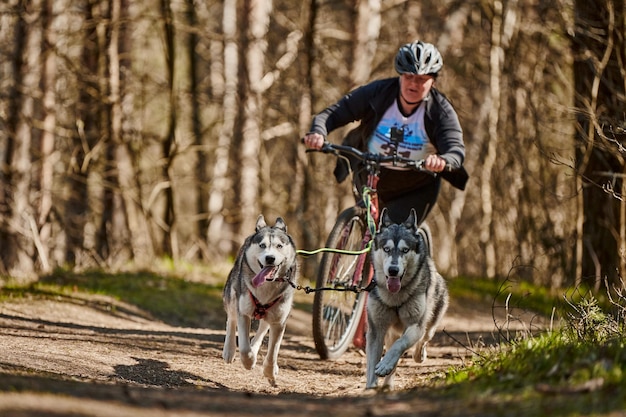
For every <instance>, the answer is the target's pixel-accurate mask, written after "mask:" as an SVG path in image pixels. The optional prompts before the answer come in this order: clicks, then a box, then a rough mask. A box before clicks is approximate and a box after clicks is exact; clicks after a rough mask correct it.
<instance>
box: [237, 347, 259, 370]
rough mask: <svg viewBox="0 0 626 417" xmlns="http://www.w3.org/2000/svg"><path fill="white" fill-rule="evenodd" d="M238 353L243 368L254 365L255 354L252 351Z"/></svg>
mask: <svg viewBox="0 0 626 417" xmlns="http://www.w3.org/2000/svg"><path fill="white" fill-rule="evenodd" d="M239 354H240V356H241V363H242V364H243V367H244V368H246V369H252V368H254V366H255V365H256V355H255V354H254V352H251V351H248V352H240V353H239Z"/></svg>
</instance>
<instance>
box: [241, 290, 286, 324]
mask: <svg viewBox="0 0 626 417" xmlns="http://www.w3.org/2000/svg"><path fill="white" fill-rule="evenodd" d="M248 294H250V298H251V299H252V302H253V303H254V313H253V316H252V317H253V318H254V319H255V320H261V319H264V318H265V316H267V310H269V309H270V308H272V307H273V306H274V304H276V303H277V302H279V301H280V300H282V298H283V296H282V295H281V296H279V297H278V298H277V299H275V300H274V301H272V302H271V303H268V304H261V302H260V301H259V300H258V299H257V298H256V297H255V296H254V294H252V291H248Z"/></svg>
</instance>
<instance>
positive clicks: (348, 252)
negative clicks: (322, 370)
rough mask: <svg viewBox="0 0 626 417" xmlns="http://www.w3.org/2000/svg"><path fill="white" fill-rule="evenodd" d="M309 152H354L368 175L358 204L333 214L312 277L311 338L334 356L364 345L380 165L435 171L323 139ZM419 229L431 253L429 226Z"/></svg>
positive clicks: (418, 163)
mask: <svg viewBox="0 0 626 417" xmlns="http://www.w3.org/2000/svg"><path fill="white" fill-rule="evenodd" d="M307 151H316V152H322V153H331V154H334V155H335V156H337V157H339V158H345V157H346V156H347V155H349V156H352V157H354V158H356V159H358V160H360V161H361V162H362V163H363V164H364V167H365V171H366V173H367V180H366V183H365V185H364V186H363V189H362V191H361V198H362V201H361V204H359V202H357V203H356V204H355V205H354V206H352V207H349V208H347V209H345V210H344V211H342V212H341V213H340V214H339V216H338V217H337V220H336V222H335V225H334V226H333V228H332V230H331V232H330V234H329V235H328V238H327V241H326V247H325V249H324V254H323V256H322V259H321V262H320V265H319V268H318V273H317V277H316V289H317V290H316V292H315V296H314V299H313V339H314V342H315V349H316V351H317V353H318V355H319V356H320V358H321V359H331V360H332V359H337V358H339V357H340V356H341V355H343V353H344V352H345V351H346V350H347V349H348V347H349V346H350V343H352V344H353V345H354V346H355V347H357V348H362V349H364V348H365V330H366V315H364V314H363V312H364V310H365V304H366V300H367V292H368V291H369V290H371V288H372V287H370V285H371V284H372V277H373V270H372V267H371V265H370V262H369V256H368V253H369V249H370V246H371V242H372V239H373V237H374V235H375V234H376V229H377V224H378V215H379V206H378V195H377V193H376V187H377V184H378V180H379V175H380V169H381V166H383V165H384V164H391V165H395V166H402V167H405V168H410V169H415V170H419V171H424V172H428V173H430V174H432V175H436V174H435V173H433V172H431V171H428V170H426V169H425V168H423V165H424V161H423V160H419V161H415V160H411V159H408V158H404V157H401V156H398V155H390V156H385V155H376V154H371V153H366V152H362V151H360V150H358V149H356V148H353V147H351V146H344V145H335V144H332V143H328V142H327V143H325V144H324V146H323V147H322V148H321V149H319V150H312V149H309V150H307ZM420 231H421V232H422V233H423V234H424V237H425V239H426V242H427V244H428V247H429V250H430V251H432V249H431V248H432V245H431V244H430V242H431V240H432V239H431V236H430V231H429V229H428V226H427V225H425V224H422V226H421V229H420ZM322 290H334V291H322Z"/></svg>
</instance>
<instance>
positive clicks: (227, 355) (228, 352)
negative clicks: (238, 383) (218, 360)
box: [222, 349, 235, 363]
mask: <svg viewBox="0 0 626 417" xmlns="http://www.w3.org/2000/svg"><path fill="white" fill-rule="evenodd" d="M222 358H223V359H224V362H226V363H233V362H234V361H235V349H224V350H223V351H222Z"/></svg>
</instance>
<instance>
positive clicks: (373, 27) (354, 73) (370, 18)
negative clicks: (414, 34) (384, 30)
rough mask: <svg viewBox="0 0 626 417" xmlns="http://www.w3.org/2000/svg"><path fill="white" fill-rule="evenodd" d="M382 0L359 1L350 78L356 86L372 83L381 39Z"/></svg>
mask: <svg viewBox="0 0 626 417" xmlns="http://www.w3.org/2000/svg"><path fill="white" fill-rule="evenodd" d="M380 7H381V6H380V0H357V4H356V10H357V18H356V28H355V31H354V34H355V39H354V59H353V60H352V69H351V75H350V78H351V79H352V82H353V83H354V85H361V84H364V83H366V82H368V81H370V74H371V73H372V61H373V60H374V56H375V55H376V48H377V45H378V38H379V37H380V22H381V16H380Z"/></svg>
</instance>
